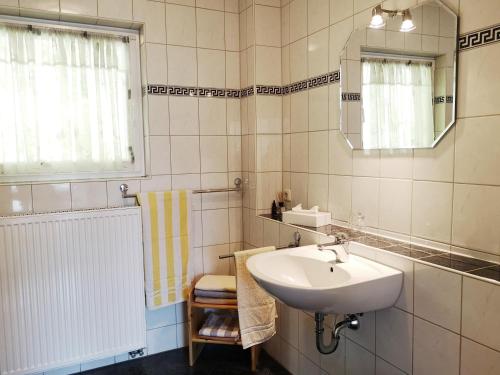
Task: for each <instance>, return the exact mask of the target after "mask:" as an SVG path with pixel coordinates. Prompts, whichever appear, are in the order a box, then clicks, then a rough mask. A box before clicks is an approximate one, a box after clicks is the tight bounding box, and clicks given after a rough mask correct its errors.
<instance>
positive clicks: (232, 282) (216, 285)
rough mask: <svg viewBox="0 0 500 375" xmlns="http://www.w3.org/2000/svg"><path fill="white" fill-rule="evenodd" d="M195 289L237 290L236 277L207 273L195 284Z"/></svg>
mask: <svg viewBox="0 0 500 375" xmlns="http://www.w3.org/2000/svg"><path fill="white" fill-rule="evenodd" d="M195 289H200V290H206V291H218V292H236V278H235V277H234V276H225V275H205V276H203V277H202V278H201V279H200V280H198V282H197V283H196V285H195Z"/></svg>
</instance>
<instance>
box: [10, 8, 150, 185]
mask: <svg viewBox="0 0 500 375" xmlns="http://www.w3.org/2000/svg"><path fill="white" fill-rule="evenodd" d="M139 64H140V63H139V41H138V34H137V32H135V31H130V30H119V29H110V28H98V27H95V28H92V29H85V28H81V27H77V26H74V25H70V24H66V23H43V24H42V23H39V22H35V21H33V20H26V19H19V18H17V19H13V18H3V19H1V20H0V102H1V103H2V105H3V110H2V111H0V182H2V181H3V182H12V181H31V180H53V179H82V178H101V177H107V178H111V177H120V176H140V175H143V174H144V157H143V154H144V152H143V129H142V108H141V106H142V92H141V81H140V66H139Z"/></svg>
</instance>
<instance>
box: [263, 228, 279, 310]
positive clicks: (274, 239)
mask: <svg viewBox="0 0 500 375" xmlns="http://www.w3.org/2000/svg"><path fill="white" fill-rule="evenodd" d="M262 236H263V237H262V241H263V243H264V246H276V247H279V242H280V224H279V223H276V222H274V221H271V220H267V221H264V229H263V234H262ZM280 319H281V317H280Z"/></svg>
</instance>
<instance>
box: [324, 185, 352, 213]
mask: <svg viewBox="0 0 500 375" xmlns="http://www.w3.org/2000/svg"><path fill="white" fill-rule="evenodd" d="M329 191H330V196H329V202H330V203H329V205H328V209H329V211H330V212H331V213H332V217H333V218H334V219H336V220H341V221H349V219H350V215H351V194H352V177H351V176H334V175H330V176H329Z"/></svg>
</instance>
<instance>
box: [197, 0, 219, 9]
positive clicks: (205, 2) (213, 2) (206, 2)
mask: <svg viewBox="0 0 500 375" xmlns="http://www.w3.org/2000/svg"><path fill="white" fill-rule="evenodd" d="M196 7H199V8H207V9H215V10H224V0H196Z"/></svg>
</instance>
